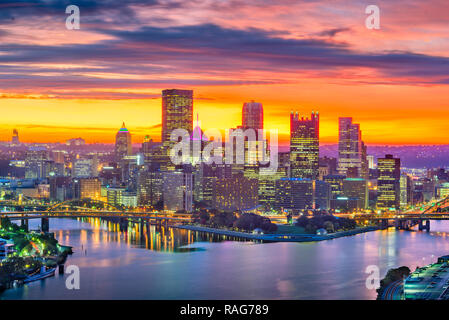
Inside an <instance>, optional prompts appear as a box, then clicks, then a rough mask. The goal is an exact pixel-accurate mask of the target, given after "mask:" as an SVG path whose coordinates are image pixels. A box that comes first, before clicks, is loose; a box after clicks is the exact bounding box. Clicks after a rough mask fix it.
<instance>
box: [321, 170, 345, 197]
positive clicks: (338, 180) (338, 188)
mask: <svg viewBox="0 0 449 320" xmlns="http://www.w3.org/2000/svg"><path fill="white" fill-rule="evenodd" d="M345 178H346V177H345V176H343V175H328V176H324V177H323V181H325V182H327V183H328V184H329V185H330V187H331V199H337V198H338V197H340V196H342V195H343V180H344V179H345Z"/></svg>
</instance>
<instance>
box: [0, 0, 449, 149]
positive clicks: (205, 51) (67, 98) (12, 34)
mask: <svg viewBox="0 0 449 320" xmlns="http://www.w3.org/2000/svg"><path fill="white" fill-rule="evenodd" d="M70 4H73V5H77V6H78V7H79V9H80V29H79V30H68V29H67V28H66V18H67V17H68V16H69V15H68V14H66V13H65V9H66V7H67V6H68V5H70ZM371 4H375V5H377V6H378V7H379V9H380V29H378V30H376V29H368V28H367V27H366V26H365V20H366V18H367V17H368V14H366V13H365V8H366V7H367V6H368V5H371ZM167 88H179V89H193V90H194V98H195V100H194V113H195V114H196V113H198V114H199V119H200V120H201V126H202V128H203V129H208V128H217V129H226V128H232V127H236V126H237V125H240V124H241V109H242V105H243V103H244V102H245V101H251V100H255V101H257V102H261V103H262V104H263V106H264V121H265V128H266V129H277V130H278V131H279V137H280V139H281V143H288V139H289V125H290V124H289V119H290V117H289V114H290V111H291V110H293V111H298V112H299V113H300V114H301V115H304V116H310V113H311V112H312V111H319V113H320V141H321V142H322V143H335V142H337V139H338V132H337V130H338V117H340V116H351V117H353V119H354V121H355V122H357V123H360V124H361V129H362V136H363V139H364V141H365V142H366V143H368V144H446V143H449V130H447V123H448V120H449V1H447V0H428V1H422V0H407V1H405V0H396V1H379V0H376V1H347V0H346V1H342V0H332V1H319V0H316V1H314V0H276V1H268V0H244V1H243V0H242V1H241V0H184V1H178V0H121V1H115V0H98V1H89V0H80V1H76V0H70V1H69V0H67V1H66V0H28V1H26V0H22V1H20V0H12V1H9V0H2V1H0V111H1V116H0V140H4V141H5V140H10V139H11V134H12V129H13V128H17V129H18V130H19V135H20V139H21V141H23V142H63V141H65V140H66V139H69V138H74V137H82V138H84V139H85V140H86V141H87V142H89V143H97V142H100V143H111V142H113V141H114V138H115V133H116V131H117V130H118V129H119V128H120V126H121V124H122V122H123V121H124V122H125V124H126V126H127V128H128V129H129V130H130V132H131V134H132V136H133V142H134V143H138V142H141V141H142V139H143V136H145V135H147V134H150V135H151V136H152V137H153V138H154V140H156V141H158V140H160V130H161V126H160V123H161V91H162V90H163V89H167Z"/></svg>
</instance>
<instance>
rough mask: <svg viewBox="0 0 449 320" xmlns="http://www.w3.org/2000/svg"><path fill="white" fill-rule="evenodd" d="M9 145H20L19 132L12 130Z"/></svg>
mask: <svg viewBox="0 0 449 320" xmlns="http://www.w3.org/2000/svg"><path fill="white" fill-rule="evenodd" d="M11 145H13V146H18V145H20V140H19V131H17V129H14V130H13V131H12V139H11Z"/></svg>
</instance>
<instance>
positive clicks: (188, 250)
mask: <svg viewBox="0 0 449 320" xmlns="http://www.w3.org/2000/svg"><path fill="white" fill-rule="evenodd" d="M38 224H39V221H38V220H32V221H30V229H33V228H37V225H38ZM431 230H432V232H430V233H427V232H421V231H396V230H394V229H389V230H383V231H376V232H370V233H365V234H359V235H355V236H351V237H345V238H339V239H334V240H329V241H322V242H311V243H265V244H261V243H253V242H244V241H231V239H225V238H223V237H218V236H214V237H212V236H207V235H204V234H199V233H197V232H191V231H187V230H178V229H173V228H163V227H162V228H161V227H156V226H147V225H146V224H139V223H128V224H127V225H123V224H121V225H120V224H119V223H115V222H111V221H105V220H100V219H83V220H75V219H51V220H50V231H51V232H54V233H55V236H56V238H57V239H58V240H59V242H60V243H62V244H66V245H71V246H73V250H74V254H73V255H72V256H70V257H69V258H68V260H67V263H66V266H68V265H71V264H74V265H77V266H78V267H79V269H80V280H81V281H80V290H68V289H66V287H65V280H66V277H67V276H66V275H62V274H61V275H59V274H56V276H55V277H54V278H48V279H46V280H43V281H40V282H35V283H31V284H29V285H25V286H23V287H20V288H16V289H11V290H7V291H5V292H4V293H3V294H1V295H0V299H375V297H376V292H375V291H374V290H368V289H367V288H366V286H365V281H366V278H367V274H366V273H365V270H366V267H367V266H369V265H377V266H378V267H379V269H380V273H381V276H382V277H383V276H384V275H385V274H386V272H387V270H388V269H389V268H394V267H398V266H402V265H406V266H408V267H410V268H411V269H412V270H414V269H415V268H416V266H422V265H426V264H429V263H431V262H434V261H435V260H436V258H437V257H438V256H441V255H446V254H449V222H446V221H435V222H432V224H431Z"/></svg>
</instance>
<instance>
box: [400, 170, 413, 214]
mask: <svg viewBox="0 0 449 320" xmlns="http://www.w3.org/2000/svg"><path fill="white" fill-rule="evenodd" d="M411 183H412V181H411V179H410V177H409V176H408V175H406V174H401V178H400V181H399V189H400V196H399V198H400V201H399V202H400V205H401V207H403V206H406V205H407V204H408V203H409V202H410V200H411V199H410V188H411Z"/></svg>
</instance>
